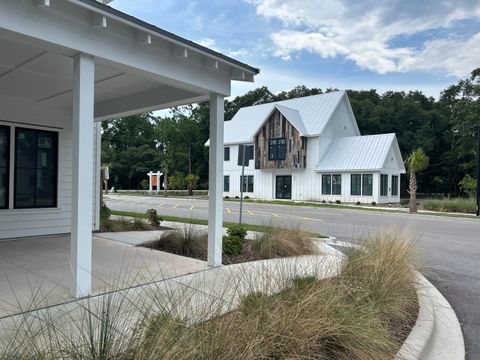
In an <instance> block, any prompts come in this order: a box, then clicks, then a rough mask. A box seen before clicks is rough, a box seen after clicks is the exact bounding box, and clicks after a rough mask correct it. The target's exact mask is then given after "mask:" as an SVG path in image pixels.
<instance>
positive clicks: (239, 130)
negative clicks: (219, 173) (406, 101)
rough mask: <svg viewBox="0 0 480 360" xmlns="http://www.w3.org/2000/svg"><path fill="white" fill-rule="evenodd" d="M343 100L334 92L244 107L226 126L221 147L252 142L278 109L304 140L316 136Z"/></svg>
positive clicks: (342, 96)
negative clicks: (306, 137) (269, 117)
mask: <svg viewBox="0 0 480 360" xmlns="http://www.w3.org/2000/svg"><path fill="white" fill-rule="evenodd" d="M344 96H346V92H345V91H333V92H329V93H325V94H320V95H312V96H305V97H301V98H297V99H289V100H283V101H277V102H272V103H268V104H261V105H254V106H247V107H243V108H241V109H240V110H238V112H237V113H236V114H235V116H234V117H233V119H232V120H230V121H226V122H225V135H224V136H225V141H224V143H225V144H226V145H227V144H239V143H246V142H252V141H253V136H254V135H255V134H256V132H257V131H258V130H259V129H260V128H261V126H262V125H263V123H264V122H265V121H266V120H267V118H268V116H269V115H270V114H271V113H272V112H273V111H274V110H275V109H278V110H279V111H280V112H281V113H282V114H283V115H284V116H285V117H286V118H287V119H288V120H289V121H290V122H291V124H292V125H293V126H294V127H295V128H296V129H297V130H298V131H299V132H300V133H302V135H303V136H318V135H320V134H321V133H322V131H323V129H324V128H325V125H327V123H328V120H330V118H331V117H332V115H333V113H334V112H335V109H336V108H337V106H338V104H339V103H340V102H341V101H342V100H343V98H344ZM207 144H208V143H207Z"/></svg>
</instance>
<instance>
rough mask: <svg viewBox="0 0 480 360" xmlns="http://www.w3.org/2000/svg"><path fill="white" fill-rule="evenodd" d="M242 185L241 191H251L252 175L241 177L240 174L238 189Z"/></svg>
mask: <svg viewBox="0 0 480 360" xmlns="http://www.w3.org/2000/svg"><path fill="white" fill-rule="evenodd" d="M242 185H243V192H253V175H245V177H243V178H242V176H241V175H240V191H242Z"/></svg>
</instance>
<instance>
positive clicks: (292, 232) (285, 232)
mask: <svg viewBox="0 0 480 360" xmlns="http://www.w3.org/2000/svg"><path fill="white" fill-rule="evenodd" d="M250 251H252V252H253V253H254V255H255V256H256V257H258V258H261V259H272V258H280V257H288V256H301V255H313V254H318V249H317V247H316V243H315V242H314V240H312V239H311V238H310V237H309V236H308V234H307V233H305V232H303V231H301V230H299V229H295V228H292V229H285V228H282V229H279V228H274V227H267V229H266V231H264V232H262V233H258V234H256V236H255V239H253V240H252V244H251V250H250Z"/></svg>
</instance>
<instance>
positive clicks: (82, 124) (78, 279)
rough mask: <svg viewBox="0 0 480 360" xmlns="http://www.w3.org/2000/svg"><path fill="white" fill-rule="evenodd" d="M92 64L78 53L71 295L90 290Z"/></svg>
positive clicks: (74, 132)
mask: <svg viewBox="0 0 480 360" xmlns="http://www.w3.org/2000/svg"><path fill="white" fill-rule="evenodd" d="M94 82H95V62H94V59H93V57H91V56H89V55H86V54H77V55H75V57H74V68H73V116H72V119H73V124H72V125H73V126H72V137H73V159H72V160H73V161H72V235H71V244H70V256H71V262H72V268H73V280H74V282H73V286H72V295H73V296H74V297H76V298H79V297H83V296H88V295H90V294H91V291H92V213H93V209H92V207H93V205H92V196H93V162H92V159H93V110H94V109H93V107H94Z"/></svg>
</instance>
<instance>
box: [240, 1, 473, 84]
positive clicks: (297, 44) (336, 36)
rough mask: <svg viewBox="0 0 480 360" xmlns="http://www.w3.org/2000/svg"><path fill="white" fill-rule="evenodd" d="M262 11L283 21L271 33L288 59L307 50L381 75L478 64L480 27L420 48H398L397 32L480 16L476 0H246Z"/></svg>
mask: <svg viewBox="0 0 480 360" xmlns="http://www.w3.org/2000/svg"><path fill="white" fill-rule="evenodd" d="M246 1H247V2H249V3H251V4H253V5H254V6H256V12H257V14H258V15H261V16H264V17H266V18H274V19H277V20H280V21H281V23H282V24H283V29H282V30H280V31H277V32H275V33H272V34H271V35H270V38H271V40H272V42H273V44H274V50H273V53H274V55H276V56H279V57H281V58H283V59H286V60H289V59H291V56H292V54H293V53H296V52H300V51H308V52H311V53H315V54H318V55H319V56H321V57H323V58H329V57H335V56H343V57H345V58H346V59H348V60H351V61H353V62H355V64H356V65H357V66H358V67H360V68H361V69H368V70H371V71H375V72H377V73H380V74H383V73H387V72H394V71H409V70H417V69H423V70H425V69H442V70H444V71H447V72H448V74H451V75H455V76H463V75H466V74H468V73H469V72H470V71H471V70H472V69H473V68H475V67H476V66H478V59H479V58H480V46H478V43H479V39H478V38H479V36H480V32H479V33H478V34H477V35H475V36H473V37H471V38H470V39H461V38H455V39H453V38H448V39H437V40H432V41H429V42H426V43H425V44H423V45H422V46H421V47H420V48H412V47H405V46H403V47H394V46H392V45H391V42H392V40H395V39H396V38H397V37H398V36H409V35H414V34H416V33H419V32H422V31H426V30H434V29H439V28H452V27H454V25H455V21H457V20H463V19H468V18H470V19H477V20H478V19H480V2H479V1H476V0H458V1H448V0H444V1H438V0H421V1H414V0H390V1H388V2H382V3H379V2H378V1H376V0H365V1H358V0H246Z"/></svg>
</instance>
